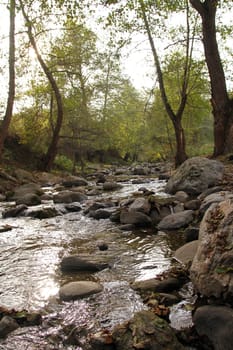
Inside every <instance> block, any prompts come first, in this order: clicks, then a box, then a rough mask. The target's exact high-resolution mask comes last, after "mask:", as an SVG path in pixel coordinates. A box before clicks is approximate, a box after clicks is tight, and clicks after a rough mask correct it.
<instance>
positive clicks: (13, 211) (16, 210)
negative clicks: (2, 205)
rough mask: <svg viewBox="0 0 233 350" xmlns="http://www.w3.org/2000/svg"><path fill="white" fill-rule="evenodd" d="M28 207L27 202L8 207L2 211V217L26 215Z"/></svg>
mask: <svg viewBox="0 0 233 350" xmlns="http://www.w3.org/2000/svg"><path fill="white" fill-rule="evenodd" d="M26 209H27V206H26V205H25V204H19V205H17V206H14V207H13V208H8V209H6V210H4V211H3V213H2V217H3V218H10V217H17V216H20V215H24V213H25V211H26Z"/></svg>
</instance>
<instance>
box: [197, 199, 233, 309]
mask: <svg viewBox="0 0 233 350" xmlns="http://www.w3.org/2000/svg"><path fill="white" fill-rule="evenodd" d="M232 272H233V200H232V199H231V200H227V201H223V202H221V203H215V204H212V205H211V206H210V208H209V209H208V210H207V212H206V213H205V215H204V217H203V219H202V221H201V224H200V230H199V245H198V250H197V253H196V255H195V257H194V260H193V263H192V266H191V270H190V278H191V280H192V282H193V284H194V287H195V288H196V290H197V291H198V292H199V293H200V294H202V295H204V296H206V297H214V298H221V299H222V300H226V301H229V302H230V303H231V304H232V305H233V273H232Z"/></svg>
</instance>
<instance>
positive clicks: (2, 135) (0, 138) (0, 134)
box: [0, 0, 15, 159]
mask: <svg viewBox="0 0 233 350" xmlns="http://www.w3.org/2000/svg"><path fill="white" fill-rule="evenodd" d="M9 10H10V31H9V92H8V99H7V107H6V113H5V116H4V119H3V122H2V125H1V131H0V159H1V158H2V153H3V148H4V142H5V139H6V137H7V134H8V130H9V126H10V122H11V119H12V114H13V107H14V100H15V0H11V1H10V9H9Z"/></svg>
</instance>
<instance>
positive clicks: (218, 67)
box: [190, 0, 233, 157]
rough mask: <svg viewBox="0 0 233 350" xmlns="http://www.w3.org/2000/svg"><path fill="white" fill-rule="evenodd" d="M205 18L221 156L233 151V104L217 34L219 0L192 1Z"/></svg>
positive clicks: (216, 149) (216, 153)
mask: <svg viewBox="0 0 233 350" xmlns="http://www.w3.org/2000/svg"><path fill="white" fill-rule="evenodd" d="M190 3H191V5H192V6H193V7H194V9H196V11H197V12H198V13H199V15H200V16H201V19H202V34H203V45H204V51H205V58H206V64H207V67H208V71H209V76H210V85H211V105H212V112H213V117H214V152H213V155H214V156H215V157H216V156H219V155H223V154H226V153H229V152H232V151H233V137H232V136H233V104H232V100H231V99H230V98H229V95H228V92H227V87H226V78H225V74H224V69H223V65H222V61H221V58H220V54H219V49H218V43H217V36H216V12H217V6H218V4H219V1H217V0H205V1H204V2H201V1H200V0H190Z"/></svg>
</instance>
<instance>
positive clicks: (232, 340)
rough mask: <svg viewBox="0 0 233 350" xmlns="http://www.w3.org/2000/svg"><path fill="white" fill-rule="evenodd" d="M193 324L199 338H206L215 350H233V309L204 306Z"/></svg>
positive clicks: (196, 314)
mask: <svg viewBox="0 0 233 350" xmlns="http://www.w3.org/2000/svg"><path fill="white" fill-rule="evenodd" d="M193 322H194V325H195V327H196V330H197V332H198V334H199V336H201V337H203V336H206V337H207V338H208V339H209V340H210V342H211V344H212V346H213V349H214V350H232V344H233V332H232V329H233V310H232V309H230V308H228V307H226V306H213V305H206V306H202V307H199V308H198V309H197V310H196V312H195V314H194V316H193Z"/></svg>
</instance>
